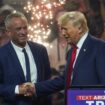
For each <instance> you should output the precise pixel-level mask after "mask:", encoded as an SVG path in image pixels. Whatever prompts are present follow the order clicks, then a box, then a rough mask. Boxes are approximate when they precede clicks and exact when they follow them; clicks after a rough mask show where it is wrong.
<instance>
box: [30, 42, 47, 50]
mask: <svg viewBox="0 0 105 105" xmlns="http://www.w3.org/2000/svg"><path fill="white" fill-rule="evenodd" d="M28 44H29V46H30V48H33V49H36V50H46V47H45V46H44V45H42V44H39V43H36V42H32V41H28Z"/></svg>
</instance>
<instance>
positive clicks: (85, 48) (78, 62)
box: [73, 36, 92, 77]
mask: <svg viewBox="0 0 105 105" xmlns="http://www.w3.org/2000/svg"><path fill="white" fill-rule="evenodd" d="M91 44H92V43H91V39H90V36H88V37H87V38H86V40H85V42H84V44H83V46H82V48H81V49H80V52H79V55H78V57H77V60H76V63H75V66H74V70H73V77H74V76H75V73H76V70H79V69H78V68H79V67H78V66H79V65H81V64H83V62H85V61H84V56H85V55H86V54H87V55H88V51H89V49H90V48H91V46H92V45H91ZM87 55H86V56H87Z"/></svg>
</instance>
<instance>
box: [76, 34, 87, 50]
mask: <svg viewBox="0 0 105 105" xmlns="http://www.w3.org/2000/svg"><path fill="white" fill-rule="evenodd" d="M87 36H88V32H86V33H85V34H84V35H83V36H82V38H81V39H80V40H79V42H78V43H77V47H78V48H81V47H82V45H83V43H84V41H85V39H86V38H87Z"/></svg>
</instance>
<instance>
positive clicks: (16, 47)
mask: <svg viewBox="0 0 105 105" xmlns="http://www.w3.org/2000/svg"><path fill="white" fill-rule="evenodd" d="M11 44H12V45H13V47H14V49H15V50H18V51H22V50H23V48H21V47H19V46H17V45H16V44H14V43H13V42H12V41H11ZM28 47H29V46H28V43H26V45H25V47H24V48H25V49H27V48H28Z"/></svg>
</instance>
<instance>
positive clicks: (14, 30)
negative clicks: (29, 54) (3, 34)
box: [8, 17, 28, 47]
mask: <svg viewBox="0 0 105 105" xmlns="http://www.w3.org/2000/svg"><path fill="white" fill-rule="evenodd" d="M8 33H9V36H10V38H11V40H12V42H13V43H14V44H16V45H17V46H19V47H24V46H25V44H26V42H27V34H28V29H27V21H26V19H24V18H21V17H13V18H12V19H11V23H10V26H9V28H8Z"/></svg>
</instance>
